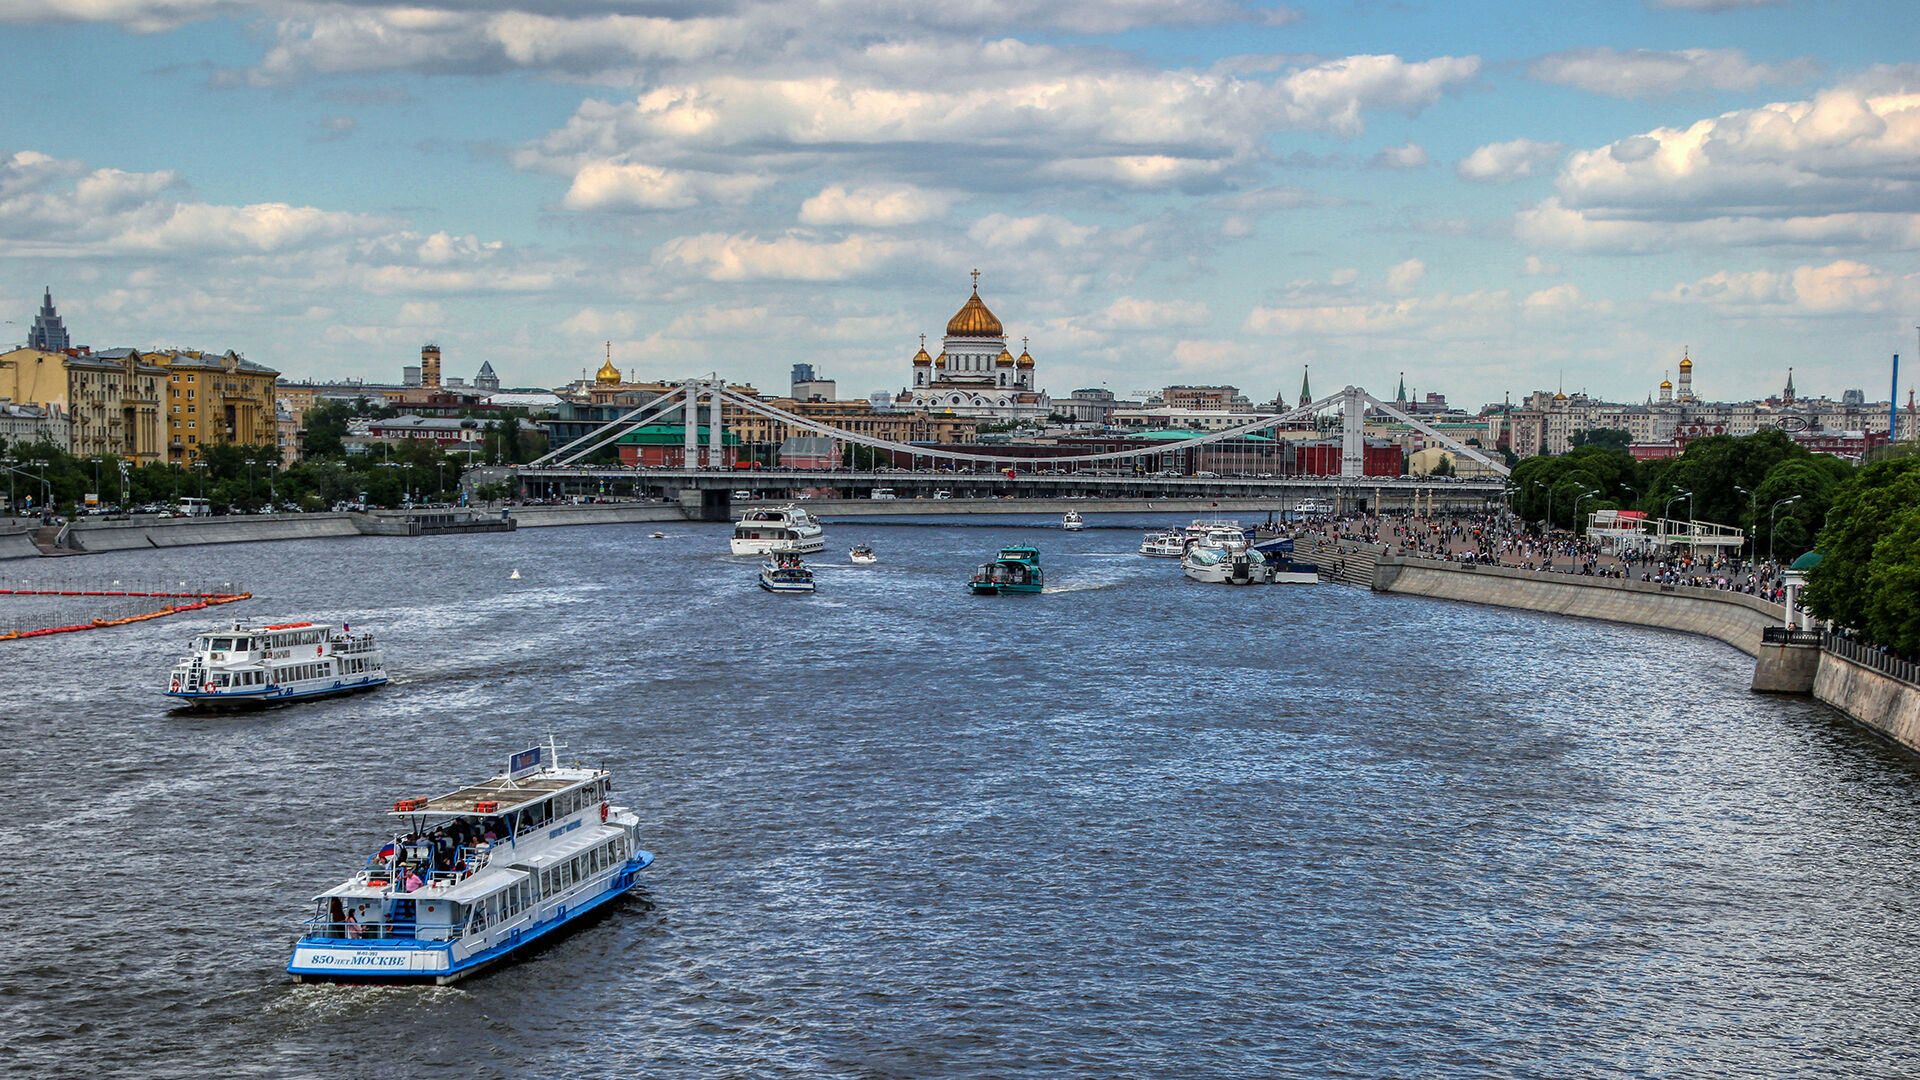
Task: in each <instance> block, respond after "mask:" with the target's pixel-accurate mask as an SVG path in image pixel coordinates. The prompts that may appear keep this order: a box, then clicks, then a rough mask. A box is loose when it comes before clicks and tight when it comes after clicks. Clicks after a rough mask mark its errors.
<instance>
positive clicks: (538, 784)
mask: <svg viewBox="0 0 1920 1080" xmlns="http://www.w3.org/2000/svg"><path fill="white" fill-rule="evenodd" d="M601 775H602V774H601V773H599V772H596V771H593V770H589V769H568V770H564V771H561V770H555V771H551V772H545V773H540V774H538V775H535V776H523V777H521V778H520V779H518V780H509V779H507V778H506V777H504V776H496V777H494V778H493V779H491V780H486V781H483V782H481V783H478V784H470V785H468V786H467V787H463V788H461V789H460V790H458V791H454V792H449V793H448V794H445V795H436V796H434V797H433V798H431V799H424V800H421V799H411V800H403V801H402V802H399V803H395V804H394V808H393V810H392V813H394V814H401V815H405V814H453V815H466V814H479V815H481V816H484V817H498V816H501V815H505V814H511V813H513V812H514V811H515V810H519V809H521V808H523V807H526V806H529V805H531V804H533V803H537V802H539V801H540V800H542V799H545V798H547V797H548V796H550V795H553V794H555V793H556V792H561V791H566V790H567V789H568V788H575V787H579V786H580V785H582V784H585V783H588V782H590V781H592V780H595V779H597V778H598V777H600V776H601ZM488 803H491V804H493V805H492V806H491V807H490V808H488V809H486V810H481V809H479V807H480V806H483V805H485V804H488ZM402 807H406V809H401V808H402Z"/></svg>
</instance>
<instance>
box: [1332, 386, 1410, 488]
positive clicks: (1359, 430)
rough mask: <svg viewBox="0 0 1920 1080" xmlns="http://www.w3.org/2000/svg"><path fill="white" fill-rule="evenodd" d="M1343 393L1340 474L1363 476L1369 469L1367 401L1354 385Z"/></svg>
mask: <svg viewBox="0 0 1920 1080" xmlns="http://www.w3.org/2000/svg"><path fill="white" fill-rule="evenodd" d="M1403 385H1404V384H1403ZM1342 393H1343V397H1342V398H1341V405H1342V411H1341V414H1340V475H1341V476H1361V475H1364V474H1365V473H1366V471H1367V468H1366V465H1367V401H1366V398H1365V397H1363V396H1362V395H1361V392H1360V391H1359V390H1358V389H1356V388H1354V387H1352V386H1349V387H1347V388H1346V390H1345V391H1343V392H1342Z"/></svg>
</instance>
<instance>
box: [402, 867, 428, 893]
mask: <svg viewBox="0 0 1920 1080" xmlns="http://www.w3.org/2000/svg"><path fill="white" fill-rule="evenodd" d="M422 884H424V883H423V882H422V881H421V880H420V871H418V870H409V871H407V880H406V881H405V882H403V883H401V887H400V891H401V892H413V891H414V890H416V889H418V888H419V887H420V886H421V885H422Z"/></svg>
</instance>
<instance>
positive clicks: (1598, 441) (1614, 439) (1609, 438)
mask: <svg viewBox="0 0 1920 1080" xmlns="http://www.w3.org/2000/svg"><path fill="white" fill-rule="evenodd" d="M1567 441H1568V442H1571V443H1572V444H1573V448H1574V449H1575V450H1578V449H1580V448H1581V447H1583V446H1598V447H1602V448H1605V449H1608V450H1618V451H1620V452H1621V453H1626V450H1627V446H1628V444H1630V443H1632V442H1633V433H1632V432H1627V431H1621V430H1619V429H1618V428H1594V429H1593V430H1592V431H1576V432H1574V433H1573V434H1572V435H1571V436H1570V437H1569V438H1568V440H1567Z"/></svg>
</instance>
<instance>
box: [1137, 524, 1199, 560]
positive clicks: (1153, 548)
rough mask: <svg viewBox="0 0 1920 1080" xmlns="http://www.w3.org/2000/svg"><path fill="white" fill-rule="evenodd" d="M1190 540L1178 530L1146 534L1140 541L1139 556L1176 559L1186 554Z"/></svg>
mask: <svg viewBox="0 0 1920 1080" xmlns="http://www.w3.org/2000/svg"><path fill="white" fill-rule="evenodd" d="M1190 542H1192V538H1191V537H1189V536H1188V535H1187V534H1186V533H1184V532H1182V531H1181V530H1179V529H1164V530H1162V531H1160V532H1155V533H1148V534H1147V535H1146V536H1145V537H1143V538H1142V539H1141V541H1140V554H1142V555H1150V556H1153V557H1154V558H1157V559H1177V558H1179V557H1180V556H1182V555H1185V554H1186V553H1187V544H1189V543H1190Z"/></svg>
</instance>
